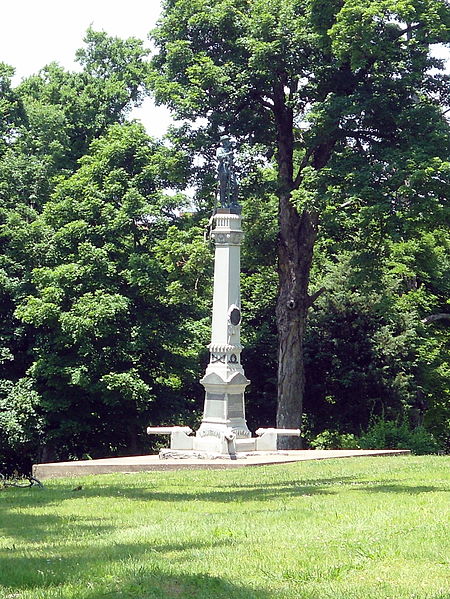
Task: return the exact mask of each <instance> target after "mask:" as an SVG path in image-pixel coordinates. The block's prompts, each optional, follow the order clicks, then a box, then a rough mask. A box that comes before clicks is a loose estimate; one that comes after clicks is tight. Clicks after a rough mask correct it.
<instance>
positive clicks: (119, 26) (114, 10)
mask: <svg viewBox="0 0 450 599" xmlns="http://www.w3.org/2000/svg"><path fill="white" fill-rule="evenodd" d="M2 4H3V5H2V7H1V20H0V62H6V63H7V64H10V65H12V66H13V67H15V69H16V77H15V79H14V81H15V83H18V82H19V81H20V80H21V79H22V78H23V77H26V76H28V75H32V74H33V73H36V72H37V71H38V70H39V69H40V68H42V67H43V66H44V65H46V64H48V63H49V62H52V61H56V62H59V63H60V64H61V65H62V66H63V67H65V68H67V69H74V68H75V64H74V62H73V59H74V56H75V50H77V49H78V48H80V47H81V46H82V45H83V41H82V40H83V36H84V33H85V31H86V29H87V28H88V27H89V26H90V25H92V26H93V28H94V29H96V30H103V31H106V32H107V33H108V34H110V35H115V36H118V37H122V38H126V37H130V36H134V37H137V38H139V39H143V40H147V35H148V32H149V31H150V30H151V29H152V28H153V27H154V25H155V23H156V20H157V18H158V16H159V13H160V9H161V8H160V0H127V2H118V0H76V1H74V0H16V1H14V0H4V2H3V3H2ZM147 44H148V41H147ZM436 54H437V55H439V56H445V57H448V56H449V53H448V50H446V49H442V48H440V49H439V48H438V49H436ZM131 116H132V117H134V118H139V119H140V120H141V121H142V122H143V123H144V125H145V127H146V128H147V131H148V132H149V134H150V135H154V136H156V137H159V136H161V135H163V134H164V133H165V132H166V130H167V126H168V125H169V123H170V116H169V112H168V111H167V110H166V109H165V108H163V107H155V106H154V104H153V103H152V101H151V100H150V99H147V100H146V101H145V102H144V104H143V106H142V107H141V108H140V109H138V110H136V111H133V113H132V115H131Z"/></svg>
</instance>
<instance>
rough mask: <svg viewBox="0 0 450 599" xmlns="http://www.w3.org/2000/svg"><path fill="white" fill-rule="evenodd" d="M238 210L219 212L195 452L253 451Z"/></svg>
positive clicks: (214, 231)
mask: <svg viewBox="0 0 450 599" xmlns="http://www.w3.org/2000/svg"><path fill="white" fill-rule="evenodd" d="M237 212H238V211H237V210H233V208H220V209H219V210H217V213H216V214H215V215H214V217H213V230H212V233H211V236H212V238H213V239H214V242H215V258H214V296H213V314H212V331H211V343H210V345H209V350H210V362H209V364H208V367H207V368H206V373H205V376H204V377H203V379H202V380H201V381H200V382H201V384H202V385H203V386H204V388H205V391H206V398H205V408H204V413H203V420H202V423H201V426H200V428H199V430H198V431H197V435H196V439H195V441H194V448H195V449H198V450H204V451H209V452H216V453H226V452H227V451H229V448H230V441H232V442H233V444H234V445H233V447H234V449H235V450H237V451H239V450H242V451H244V450H245V451H247V450H249V449H252V442H251V441H250V437H251V433H250V431H249V429H248V427H247V423H246V420H245V408H244V391H245V388H246V386H247V385H248V384H249V383H250V381H249V380H248V379H247V378H246V377H245V374H244V370H243V368H242V365H241V350H242V346H241V343H240V328H241V294H240V272H241V267H240V252H241V247H240V246H241V242H242V239H243V237H244V233H243V231H242V228H241V221H242V219H241V215H240V214H238V213H237ZM234 439H235V441H234ZM244 440H248V441H247V442H245V441H244Z"/></svg>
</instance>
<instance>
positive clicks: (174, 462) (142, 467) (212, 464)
mask: <svg viewBox="0 0 450 599" xmlns="http://www.w3.org/2000/svg"><path fill="white" fill-rule="evenodd" d="M410 453H411V452H410V451H409V450H405V449H338V450H311V449H304V450H296V451H278V452H276V453H269V452H253V453H251V454H246V455H242V456H241V455H238V458H237V459H233V460H232V459H230V458H226V457H225V458H220V459H218V458H214V459H199V458H184V459H177V458H169V459H160V458H159V455H141V456H132V457H125V458H104V459H100V460H79V461H73V462H54V463H49V464H35V465H34V466H33V476H34V477H35V478H37V479H39V480H44V479H46V478H63V477H67V476H86V475H89V474H112V473H115V472H122V473H124V472H127V473H128V472H150V471H154V470H201V469H203V470H208V469H209V470H212V469H214V470H216V469H226V468H242V467H244V466H267V465H269V464H286V463H290V462H303V461H307V460H327V459H335V458H356V457H364V456H395V455H409V454H410Z"/></svg>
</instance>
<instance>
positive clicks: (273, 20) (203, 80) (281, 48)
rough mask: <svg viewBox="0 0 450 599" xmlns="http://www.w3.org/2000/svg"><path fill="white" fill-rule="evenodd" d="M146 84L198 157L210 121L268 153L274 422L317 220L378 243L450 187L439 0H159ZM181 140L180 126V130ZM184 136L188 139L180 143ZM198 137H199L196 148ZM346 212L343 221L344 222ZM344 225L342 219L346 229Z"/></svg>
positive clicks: (412, 224) (427, 217) (294, 376)
mask: <svg viewBox="0 0 450 599" xmlns="http://www.w3.org/2000/svg"><path fill="white" fill-rule="evenodd" d="M164 7H165V9H164V14H163V18H162V19H161V22H160V25H159V27H158V28H157V29H156V31H155V32H154V39H155V42H156V44H157V46H158V49H159V53H158V55H157V57H156V58H155V59H154V61H153V65H154V73H153V75H152V85H153V88H154V90H155V93H156V97H157V98H158V99H159V101H160V102H164V103H166V104H168V105H169V106H171V107H172V108H173V110H174V112H175V114H176V115H177V116H178V117H179V118H184V119H188V120H190V121H194V122H195V121H196V119H198V118H199V117H203V119H204V120H205V121H206V122H205V124H204V126H203V127H200V128H198V127H197V140H198V145H197V149H198V151H200V152H202V153H203V154H204V155H205V157H206V159H208V158H210V157H211V153H210V151H209V150H210V147H211V145H213V144H214V143H217V139H218V136H219V135H220V133H221V132H222V131H226V132H227V133H229V134H232V135H233V136H234V137H235V138H236V139H237V140H238V141H239V142H241V143H243V142H245V143H248V144H251V145H258V146H259V148H260V152H265V153H266V156H268V157H270V156H272V155H275V158H276V174H277V196H278V200H279V211H278V215H279V237H278V271H279V296H278V303H277V328H278V337H279V355H278V419H277V420H278V424H279V425H281V426H290V427H292V426H297V425H298V423H299V419H300V416H301V411H302V396H303V390H304V367H303V365H304V360H303V343H304V339H305V330H306V315H307V312H308V309H309V308H310V307H311V306H312V305H313V303H314V302H315V300H316V299H317V297H318V295H319V293H320V290H313V292H311V291H308V287H309V282H310V274H311V266H312V260H313V249H314V245H315V242H316V239H317V234H318V227H319V224H320V223H323V221H324V218H326V217H328V216H329V213H330V212H333V211H337V212H339V211H340V210H343V209H344V208H345V211H344V212H343V214H342V217H341V218H339V217H338V216H337V215H335V219H334V220H335V227H337V228H341V232H343V233H344V234H346V235H348V233H351V234H350V235H349V239H351V240H352V241H353V240H354V238H355V236H358V235H361V236H364V238H365V240H367V241H368V243H367V247H366V248H365V251H364V253H365V254H366V256H367V257H368V258H371V257H372V256H374V255H376V256H379V255H380V252H379V247H377V242H379V240H380V239H385V238H386V237H387V236H390V235H392V236H395V235H397V236H400V238H401V239H402V240H403V239H404V240H406V239H410V237H411V235H412V236H413V237H414V235H415V234H416V225H418V226H426V227H427V226H428V227H429V226H434V223H436V221H437V220H438V221H439V219H440V218H441V217H442V216H443V211H444V200H445V198H446V197H447V196H448V191H449V177H448V152H449V139H450V138H449V127H448V123H447V122H446V121H445V119H444V117H443V114H442V106H445V105H447V104H448V97H449V90H450V87H449V79H448V76H447V75H445V74H443V73H442V67H443V65H442V62H440V61H438V60H436V59H433V58H432V56H431V54H430V44H433V43H448V42H449V41H450V7H449V6H448V4H447V3H446V2H444V1H441V0H428V1H427V0H409V1H408V0H405V1H402V2H398V1H396V0H371V1H370V2H367V0H364V1H363V0H336V1H333V2H322V1H321V0H278V1H275V2H274V1H272V0H270V1H269V0H215V1H212V2H211V1H209V0H208V1H207V0H196V1H193V2H192V1H190V0H189V1H187V0H167V1H166V2H165V3H164ZM191 140H192V135H191ZM191 143H192V141H191ZM202 146H203V147H202ZM348 221H352V222H350V223H348ZM347 225H348V226H349V227H350V230H349V231H348V228H347Z"/></svg>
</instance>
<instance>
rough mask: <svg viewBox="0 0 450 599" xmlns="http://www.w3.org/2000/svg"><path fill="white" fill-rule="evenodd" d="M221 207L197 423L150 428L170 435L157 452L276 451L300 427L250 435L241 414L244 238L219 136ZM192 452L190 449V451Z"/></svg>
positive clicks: (226, 144) (215, 224) (215, 222)
mask: <svg viewBox="0 0 450 599" xmlns="http://www.w3.org/2000/svg"><path fill="white" fill-rule="evenodd" d="M216 158H217V162H218V168H217V174H218V182H219V184H218V199H219V207H217V208H216V210H215V213H214V215H213V217H212V230H211V238H212V239H213V241H214V244H215V256H214V294H213V308H212V327H211V343H210V344H209V354H210V360H209V364H208V366H207V368H206V372H205V376H204V377H203V378H202V379H201V381H200V383H201V384H202V385H203V387H204V388H205V405H204V411H203V418H202V422H201V425H200V427H199V429H198V431H197V433H196V435H195V437H194V436H190V434H191V433H192V432H193V431H191V429H189V427H149V428H148V429H147V432H148V433H149V434H170V435H171V443H170V450H162V451H161V453H160V457H162V458H164V457H174V452H181V453H179V457H183V456H185V457H190V456H189V454H186V453H183V452H186V451H190V452H195V455H196V456H197V457H201V456H205V457H211V456H216V457H220V456H223V457H228V458H230V457H231V458H233V457H236V453H240V454H242V455H243V454H245V453H248V452H255V451H276V449H277V446H276V444H277V436H278V435H295V436H299V435H300V430H298V429H258V430H257V431H256V434H257V435H259V437H258V438H252V436H251V433H250V431H249V429H248V427H247V422H246V419H245V403H244V392H245V388H246V387H247V385H248V384H249V383H250V381H249V380H248V379H247V378H246V376H245V374H244V369H243V368H242V365H241V351H242V346H241V342H240V330H241V293H240V272H241V264H240V255H241V243H242V240H243V237H244V233H243V231H242V218H241V207H240V205H239V203H238V183H237V177H236V173H235V170H234V155H233V148H232V144H231V140H230V138H229V137H228V136H226V135H224V136H222V137H221V146H220V147H219V149H218V150H217V152H216ZM191 455H192V454H191Z"/></svg>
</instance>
